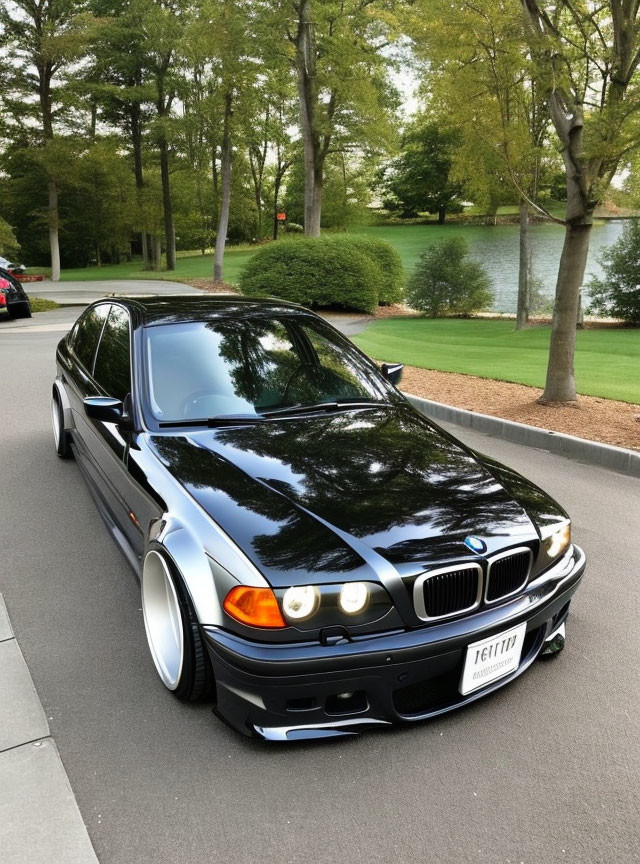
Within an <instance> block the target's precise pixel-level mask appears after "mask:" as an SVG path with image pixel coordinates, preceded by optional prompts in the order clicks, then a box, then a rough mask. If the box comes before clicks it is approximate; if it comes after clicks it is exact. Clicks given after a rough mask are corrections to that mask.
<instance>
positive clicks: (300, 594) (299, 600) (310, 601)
mask: <svg viewBox="0 0 640 864" xmlns="http://www.w3.org/2000/svg"><path fill="white" fill-rule="evenodd" d="M319 605H320V594H319V593H318V589H317V588H316V587H315V586H314V585H295V586H294V587H293V588H287V590H286V591H285V592H284V597H283V598H282V611H283V612H284V614H285V615H286V617H287V618H289V620H291V621H303V620H304V619H305V618H309V617H311V615H313V613H314V612H315V611H316V609H317V608H318V606H319Z"/></svg>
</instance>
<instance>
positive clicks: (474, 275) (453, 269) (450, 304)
mask: <svg viewBox="0 0 640 864" xmlns="http://www.w3.org/2000/svg"><path fill="white" fill-rule="evenodd" d="M492 302H493V292H492V291H491V280H490V279H489V276H488V275H487V273H486V272H485V270H484V269H483V268H482V267H481V266H480V264H478V263H477V261H473V260H472V259H470V258H469V257H468V247H467V242H466V240H465V239H464V238H463V237H451V238H449V239H448V240H441V241H439V242H438V243H434V244H433V246H430V247H429V248H428V249H427V251H426V252H423V253H422V255H421V256H420V260H419V261H418V263H417V264H416V268H415V270H414V271H413V274H412V276H411V279H410V280H409V284H408V286H407V303H408V304H409V305H410V306H412V307H413V308H414V309H419V310H420V311H421V312H424V314H425V315H428V316H429V317H430V318H443V317H445V316H447V315H470V314H471V313H472V312H476V311H477V310H479V309H485V308H486V307H487V306H490V305H491V303H492Z"/></svg>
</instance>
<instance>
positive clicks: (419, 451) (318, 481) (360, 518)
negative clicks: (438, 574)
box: [217, 409, 523, 537]
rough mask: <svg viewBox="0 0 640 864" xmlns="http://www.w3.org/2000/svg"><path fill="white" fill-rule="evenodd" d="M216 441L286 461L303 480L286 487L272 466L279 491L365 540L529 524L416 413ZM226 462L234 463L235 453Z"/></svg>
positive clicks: (292, 425) (322, 421) (229, 435)
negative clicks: (408, 531) (405, 531)
mask: <svg viewBox="0 0 640 864" xmlns="http://www.w3.org/2000/svg"><path fill="white" fill-rule="evenodd" d="M217 439H218V440H219V441H220V442H221V443H224V444H226V445H230V446H231V447H233V448H234V449H237V450H245V451H251V452H252V453H255V454H257V455H258V456H261V457H265V458H269V459H277V460H279V461H280V462H281V463H282V464H283V465H284V466H287V468H288V470H287V471H286V476H287V478H290V477H291V474H293V475H296V476H298V477H299V478H300V479H299V480H298V481H297V482H296V483H295V484H292V483H291V482H290V480H289V479H287V480H286V481H285V480H283V479H280V478H278V472H277V471H276V470H274V469H273V467H272V465H271V464H270V465H269V472H270V475H269V477H268V478H265V479H267V480H268V482H269V485H270V486H271V487H273V488H276V489H278V490H279V491H281V492H283V494H285V495H287V496H288V497H289V498H291V500H293V501H295V502H296V503H299V504H301V505H302V506H303V507H305V508H306V509H308V510H310V511H311V512H313V513H317V514H318V515H320V516H321V517H322V518H324V519H326V520H327V521H328V522H330V523H332V524H335V525H337V526H338V527H340V528H342V529H343V530H345V531H348V532H349V533H352V534H354V535H355V536H358V537H367V536H370V535H374V534H378V533H381V532H385V531H388V530H389V529H391V528H393V527H394V526H405V525H406V526H409V525H411V526H414V525H424V526H425V529H426V528H428V529H429V531H430V532H433V531H438V532H441V533H446V534H450V533H462V532H468V531H476V532H482V531H484V530H488V529H489V528H490V527H491V526H492V525H494V524H495V522H496V521H499V522H504V521H510V520H515V521H516V522H517V521H518V520H522V518H523V514H522V509H521V507H520V506H519V505H518V504H517V503H516V502H514V501H513V500H512V499H511V498H510V497H509V496H508V495H506V494H505V493H504V491H503V490H502V489H501V488H500V486H499V485H498V483H497V482H494V481H493V479H492V478H491V476H489V475H488V474H487V472H486V470H485V469H484V468H483V467H482V465H481V464H479V463H478V462H476V461H475V460H474V459H473V458H472V457H470V456H469V455H468V454H467V453H466V452H465V451H463V450H462V449H461V448H458V447H456V446H454V445H452V444H451V443H450V442H449V440H448V439H447V438H445V437H441V436H440V435H437V434H435V433H433V432H432V431H431V429H430V427H429V426H428V425H427V423H426V422H425V421H423V420H422V419H421V418H419V417H417V416H415V415H414V414H413V412H412V411H410V410H409V409H407V410H406V411H398V410H384V409H383V410H380V411H379V410H366V411H360V412H357V413H354V412H349V413H343V414H337V415H334V416H332V417H330V418H317V419H316V418H314V419H313V420H305V421H300V422H287V423H285V422H283V423H282V424H280V423H279V424H274V425H271V424H270V425H268V426H257V427H251V428H247V429H242V430H240V429H225V430H223V431H221V432H220V433H219V434H218V436H217ZM225 455H227V456H228V458H230V459H232V460H233V459H234V454H233V452H231V451H226V450H225ZM241 458H242V457H241V456H240V455H239V456H238V459H241Z"/></svg>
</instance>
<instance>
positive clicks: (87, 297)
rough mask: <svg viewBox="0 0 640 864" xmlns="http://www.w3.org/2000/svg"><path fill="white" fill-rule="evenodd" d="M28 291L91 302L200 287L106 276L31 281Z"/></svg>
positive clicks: (66, 301) (64, 300) (188, 291)
mask: <svg viewBox="0 0 640 864" xmlns="http://www.w3.org/2000/svg"><path fill="white" fill-rule="evenodd" d="M25 287H26V291H27V294H29V296H31V297H44V298H45V299H47V300H55V301H56V303H64V304H69V303H78V304H88V303H93V301H94V300H99V299H100V298H101V297H104V295H105V294H199V293H200V291H199V290H198V288H193V287H192V286H191V285H185V284H183V283H182V282H171V281H169V280H162V279H117V280H116V279H104V280H96V281H85V282H51V281H50V280H49V279H45V280H44V281H43V282H29V283H27V284H26V286H25Z"/></svg>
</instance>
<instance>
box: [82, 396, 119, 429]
mask: <svg viewBox="0 0 640 864" xmlns="http://www.w3.org/2000/svg"><path fill="white" fill-rule="evenodd" d="M83 404H84V410H85V413H86V415H87V417H90V418H91V419H92V420H101V421H102V422H103V423H122V420H123V419H124V408H123V405H122V402H121V401H120V400H119V399H111V398H110V397H109V396H87V397H86V399H84V400H83Z"/></svg>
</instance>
